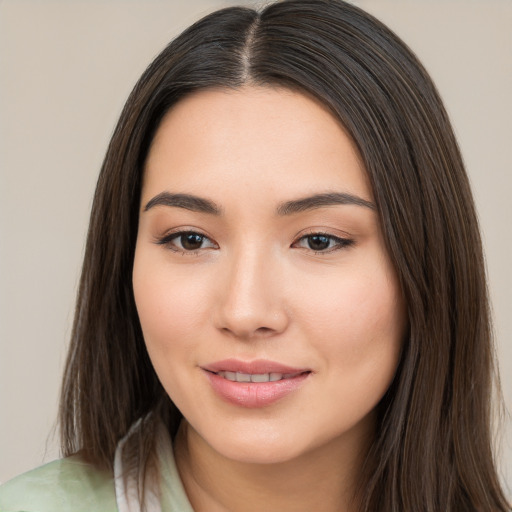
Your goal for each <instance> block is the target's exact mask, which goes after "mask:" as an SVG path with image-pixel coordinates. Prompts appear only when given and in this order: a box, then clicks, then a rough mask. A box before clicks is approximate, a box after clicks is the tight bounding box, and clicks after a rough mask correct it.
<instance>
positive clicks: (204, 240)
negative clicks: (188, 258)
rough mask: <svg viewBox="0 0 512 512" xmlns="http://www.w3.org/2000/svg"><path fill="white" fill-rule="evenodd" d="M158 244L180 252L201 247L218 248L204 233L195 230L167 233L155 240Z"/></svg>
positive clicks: (188, 251)
mask: <svg viewBox="0 0 512 512" xmlns="http://www.w3.org/2000/svg"><path fill="white" fill-rule="evenodd" d="M156 243H157V244H158V245H163V246H164V247H166V248H168V249H170V250H172V251H175V252H181V253H194V252H197V251H201V250H203V249H218V245H217V244H216V243H215V242H213V241H212V240H210V239H209V238H208V237H207V236H206V235H202V234H201V233H197V232H195V231H179V232H178V233H172V234H170V235H167V236H165V237H163V238H161V239H159V240H157V242H156Z"/></svg>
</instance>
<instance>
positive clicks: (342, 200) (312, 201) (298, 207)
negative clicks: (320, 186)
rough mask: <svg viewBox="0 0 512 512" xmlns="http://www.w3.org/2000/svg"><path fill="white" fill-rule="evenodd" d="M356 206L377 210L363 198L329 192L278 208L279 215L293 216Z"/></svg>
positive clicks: (284, 204) (344, 193)
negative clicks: (328, 207) (305, 212)
mask: <svg viewBox="0 0 512 512" xmlns="http://www.w3.org/2000/svg"><path fill="white" fill-rule="evenodd" d="M340 204H342V205H345V204H346V205H355V206H363V207H365V208H369V209H370V210H375V209H376V208H375V204H373V203H372V202H371V201H367V200H366V199H363V198H362V197H359V196H356V195H353V194H348V193H346V192H327V193H325V194H315V195H313V196H308V197H304V198H302V199H295V200H293V201H286V202H285V203H282V204H281V205H279V207H278V208H277V213H278V214H279V215H293V214H294V213H300V212H304V211H307V210H314V209H316V208H324V207H326V206H337V205H340Z"/></svg>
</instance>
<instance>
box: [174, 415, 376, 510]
mask: <svg viewBox="0 0 512 512" xmlns="http://www.w3.org/2000/svg"><path fill="white" fill-rule="evenodd" d="M369 427H370V428H368V429H366V431H365V435H364V436H361V434H360V432H361V430H359V431H358V432H359V434H358V439H357V440H354V438H353V437H352V438H351V436H350V433H347V434H346V435H344V436H343V437H340V438H336V439H335V440H333V441H331V442H330V443H328V444H325V445H322V446H321V447H319V448H316V449H312V450H311V451H309V452H307V453H304V454H302V455H300V456H299V457H297V458H295V459H293V460H290V461H286V462H281V463H277V464H250V463H245V462H240V461H236V460H231V459H228V458H226V457H223V456H222V455H221V454H219V453H218V452H216V451H215V450H214V449H213V448H212V447H211V446H210V445H208V444H207V443H206V441H205V440H204V439H203V438H202V437H201V436H199V434H198V433H197V432H196V431H195V430H194V429H193V428H192V427H191V426H190V425H189V424H188V423H187V422H186V421H185V420H183V421H182V424H181V426H180V429H179V432H178V435H177V436H176V439H175V443H174V451H175V457H176V464H177V466H178V470H179V473H180V477H181V479H182V481H183V485H184V487H185V490H186V492H187V495H188V497H189V500H190V502H191V504H192V507H193V508H194V510H195V511H196V512H227V511H230V512H239V511H244V512H257V511H258V512H259V511H261V510H265V511H268V512H277V511H279V512H289V511H290V512H291V511H293V512H302V511H304V512H305V511H308V512H310V511H311V510H318V505H319V503H321V504H322V507H321V509H322V511H323V512H331V511H332V512H355V511H356V510H357V507H356V505H355V503H354V499H353V498H354V493H355V489H356V485H357V482H358V477H359V474H360V471H361V466H362V463H363V460H364V456H365V454H366V453H367V450H368V445H369V439H371V434H372V428H371V425H370V423H369ZM355 441H356V442H355Z"/></svg>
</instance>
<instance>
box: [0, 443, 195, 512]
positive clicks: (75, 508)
mask: <svg viewBox="0 0 512 512" xmlns="http://www.w3.org/2000/svg"><path fill="white" fill-rule="evenodd" d="M167 437H168V436H167ZM120 444H121V443H120ZM121 449H122V446H121ZM158 454H159V462H160V474H161V481H160V493H161V503H159V504H157V505H156V506H151V507H149V512H152V511H153V510H155V511H157V512H160V511H162V512H194V511H193V509H192V506H191V505H190V502H189V500H188V498H187V495H186V493H185V490H184V488H183V485H182V483H181V479H180V477H179V473H178V469H177V467H176V463H175V460H174V455H173V451H172V446H171V444H170V439H167V440H165V442H164V444H163V445H162V444H160V446H159V450H158ZM119 471H120V473H122V468H121V469H120V470H119ZM122 493H123V491H121V486H120V484H119V482H117V489H116V479H115V477H114V476H113V475H112V474H111V473H109V472H101V471H98V470H97V469H95V468H94V467H93V466H91V465H90V464H86V463H84V462H82V461H81V460H80V458H78V457H76V456H74V457H68V458H65V459H61V460H56V461H54V462H50V463H49V464H46V465H44V466H41V467H39V468H36V469H33V470H32V471H29V472H28V473H24V474H22V475H20V476H18V477H15V478H13V479H12V480H10V481H9V482H6V483H5V484H3V485H1V486H0V512H129V511H130V512H131V511H133V510H139V506H138V502H136V503H135V502H130V500H128V502H129V503H128V504H127V503H126V497H125V496H120V494H122Z"/></svg>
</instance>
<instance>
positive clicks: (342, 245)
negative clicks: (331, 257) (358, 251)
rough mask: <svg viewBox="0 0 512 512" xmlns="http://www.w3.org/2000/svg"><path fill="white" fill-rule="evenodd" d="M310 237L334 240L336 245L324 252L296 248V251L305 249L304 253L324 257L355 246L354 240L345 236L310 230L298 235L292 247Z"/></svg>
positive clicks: (320, 230) (322, 230)
mask: <svg viewBox="0 0 512 512" xmlns="http://www.w3.org/2000/svg"><path fill="white" fill-rule="evenodd" d="M312 236H324V237H326V238H329V239H331V240H334V241H335V242H336V245H335V246H334V247H330V248H327V249H325V250H314V249H311V248H307V247H297V248H298V249H305V250H306V251H312V252H313V253H314V254H319V255H326V254H330V253H332V252H335V251H339V250H341V249H347V248H349V247H352V246H353V245H354V244H355V240H354V239H353V238H352V237H349V236H348V235H346V236H340V235H335V234H333V233H332V232H330V231H327V230H325V229H314V228H310V229H308V230H307V231H305V232H301V233H299V234H298V235H297V236H296V237H295V240H294V242H293V243H292V245H291V246H292V247H294V246H296V245H297V244H298V243H299V242H300V241H302V240H304V239H306V238H308V237H312Z"/></svg>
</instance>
